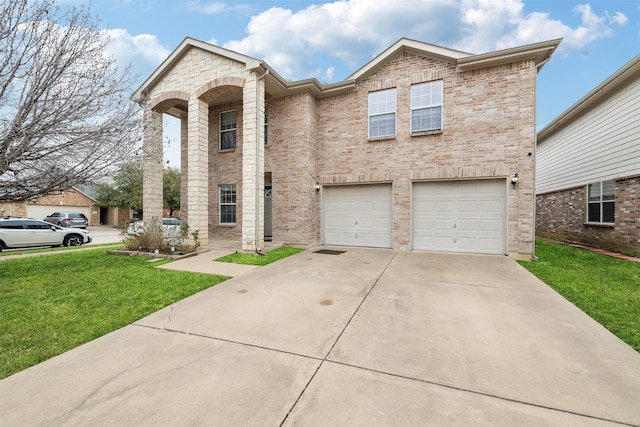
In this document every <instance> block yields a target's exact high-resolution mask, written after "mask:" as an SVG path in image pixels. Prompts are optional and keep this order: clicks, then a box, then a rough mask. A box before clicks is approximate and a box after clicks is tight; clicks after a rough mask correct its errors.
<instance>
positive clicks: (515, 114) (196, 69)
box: [151, 49, 537, 254]
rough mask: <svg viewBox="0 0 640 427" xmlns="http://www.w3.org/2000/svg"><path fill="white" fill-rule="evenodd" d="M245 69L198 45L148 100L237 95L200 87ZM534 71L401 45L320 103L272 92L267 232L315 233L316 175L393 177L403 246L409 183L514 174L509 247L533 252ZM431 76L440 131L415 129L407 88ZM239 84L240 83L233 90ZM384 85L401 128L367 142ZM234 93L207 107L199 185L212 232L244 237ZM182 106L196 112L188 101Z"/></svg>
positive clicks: (342, 179)
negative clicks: (225, 202)
mask: <svg viewBox="0 0 640 427" xmlns="http://www.w3.org/2000/svg"><path fill="white" fill-rule="evenodd" d="M248 73H249V72H248V71H247V69H246V68H244V67H243V66H239V65H238V64H237V63H235V62H234V61H231V60H229V59H227V58H219V57H216V56H215V55H212V54H209V53H206V52H203V51H200V50H198V49H193V50H191V51H189V52H188V54H185V55H184V57H183V58H182V59H181V60H180V61H179V62H178V63H177V64H176V66H175V67H174V68H173V69H172V70H170V72H169V73H168V74H167V75H166V76H165V77H164V78H163V79H162V81H161V82H159V83H158V85H157V86H156V87H154V88H153V90H152V92H153V93H152V94H151V96H152V97H155V98H157V99H163V101H162V102H163V103H164V104H163V105H165V104H167V103H168V102H169V101H170V100H168V99H165V98H166V96H165V97H163V96H162V94H167V93H173V92H172V91H175V90H178V89H179V90H180V91H182V92H185V93H189V94H190V95H189V96H190V97H193V96H196V97H197V96H198V95H197V94H198V93H200V91H204V92H203V93H204V95H206V96H207V100H206V102H214V101H216V97H217V96H224V97H225V98H224V99H232V98H233V96H228V95H233V94H231V93H226V92H225V90H227V89H228V88H229V87H227V86H224V85H222V86H220V87H219V88H217V89H215V91H214V92H215V93H214V92H211V93H209V92H207V90H208V89H207V88H209V86H211V87H212V88H214V87H217V86H216V85H213V84H212V83H210V82H211V81H213V79H215V80H216V81H217V80H219V79H220V78H222V77H225V76H235V77H237V79H238V80H242V79H245V80H246V81H249V79H251V78H254V77H253V76H251V75H249V74H248ZM536 74H537V72H536V67H535V64H534V63H533V61H523V62H519V63H515V64H509V65H504V66H496V67H491V68H488V69H482V70H476V71H469V72H464V73H461V72H457V71H456V68H455V66H454V65H452V64H449V63H447V62H443V61H440V60H435V59H429V58H425V57H422V56H417V55H413V54H411V53H401V54H398V55H397V56H396V57H395V58H392V59H390V60H389V61H388V62H387V63H386V64H385V65H384V66H382V67H381V68H379V69H377V70H376V71H375V72H374V73H372V74H370V75H368V76H366V77H364V78H362V79H361V80H359V81H358V82H357V87H356V89H355V90H354V91H353V92H350V93H347V94H341V95H335V96H331V97H326V98H319V99H315V98H314V97H313V96H312V95H311V94H310V93H298V94H294V95H287V96H284V97H280V98H274V97H269V96H267V102H268V112H269V143H268V145H267V146H266V147H265V172H266V173H270V174H271V179H272V184H273V200H272V201H273V239H274V240H275V241H278V242H285V243H296V244H315V243H317V242H320V241H321V227H320V195H319V194H318V193H316V192H315V190H314V184H315V182H316V181H319V182H320V183H321V184H323V185H331V184H342V183H372V182H391V183H393V184H394V185H393V189H394V220H393V221H394V222H393V233H394V241H393V246H394V248H396V249H409V248H411V183H412V182H414V181H421V180H442V179H473V178H503V179H508V178H509V177H511V175H513V174H514V173H515V172H518V173H519V175H520V183H519V184H518V186H517V187H515V188H512V187H511V186H509V188H508V190H507V210H508V216H507V218H508V219H507V221H508V224H507V228H508V231H507V235H508V247H507V251H508V252H514V253H523V254H527V253H531V252H532V249H533V238H534V230H533V227H534V224H533V220H534V204H535V200H534V194H533V155H532V154H533V152H534V141H535V82H536ZM433 80H442V81H443V90H444V103H443V129H442V131H438V132H426V133H421V134H416V135H412V134H411V132H410V89H411V85H412V84H415V83H422V82H427V81H433ZM208 82H209V83H208ZM240 86H241V85H240V84H239V83H238V85H237V86H234V87H236V88H237V87H240ZM391 87H393V88H396V90H397V124H396V126H397V133H396V135H395V136H394V137H392V138H385V139H378V140H369V139H368V135H367V134H368V115H367V112H368V93H369V92H370V91H374V90H380V89H384V88H391ZM229 90H231V89H229ZM233 90H237V89H233ZM182 92H180V93H182ZM241 96H242V95H239V96H238V98H236V99H238V100H237V101H236V102H233V103H232V104H225V105H220V106H215V107H213V108H209V117H208V125H209V138H208V152H209V164H208V167H209V176H208V177H207V179H206V182H207V184H208V189H209V193H208V196H209V202H208V207H207V209H208V218H209V219H208V227H209V230H210V232H209V236H210V237H211V238H212V239H230V240H241V239H242V230H241V226H240V225H241V223H242V146H241V143H240V142H241V141H242V115H243V114H242V100H241V99H240V97H241ZM185 97H186V96H185ZM190 101H191V98H190ZM245 101H246V100H245ZM167 105H168V104H167ZM189 105H190V107H189V108H191V103H190V104H189ZM194 105H195V104H194ZM232 108H235V109H236V110H237V112H238V146H237V148H236V149H235V150H232V151H229V152H220V151H219V150H218V132H219V124H218V120H219V113H220V111H225V110H229V109H232ZM189 114H190V115H191V114H192V112H191V111H189ZM182 123H183V132H182V153H183V161H182V168H183V177H184V176H186V173H187V172H186V171H187V170H188V169H187V166H188V165H187V160H186V158H187V156H186V155H185V153H186V152H187V141H186V135H187V130H186V127H187V121H186V120H183V122H182ZM194 123H195V122H194ZM249 128H251V126H248V127H247V129H249ZM251 129H252V131H253V130H254V129H253V128H251ZM199 179H200V177H199V178H198V180H199ZM234 183H235V184H236V188H237V203H238V204H237V222H236V225H232V226H227V225H224V226H223V225H220V224H219V219H218V218H219V217H218V215H219V206H218V186H219V185H221V184H234ZM184 189H185V185H184V182H183V191H184ZM188 208H189V206H188V204H187V203H185V201H184V200H183V213H184V217H187V215H189V212H188ZM192 208H194V209H201V208H200V207H195V206H194V207H192ZM192 211H193V209H192ZM192 213H193V212H192Z"/></svg>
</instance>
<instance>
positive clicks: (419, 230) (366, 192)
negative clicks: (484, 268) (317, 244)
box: [323, 179, 506, 254]
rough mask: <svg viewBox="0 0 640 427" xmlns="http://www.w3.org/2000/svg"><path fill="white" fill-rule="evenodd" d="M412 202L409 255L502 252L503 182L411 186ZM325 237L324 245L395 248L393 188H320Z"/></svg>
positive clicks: (433, 182)
mask: <svg viewBox="0 0 640 427" xmlns="http://www.w3.org/2000/svg"><path fill="white" fill-rule="evenodd" d="M411 200H412V207H411V236H412V247H413V249H416V250H430V251H445V252H470V253H484V254H504V253H505V252H506V251H505V247H506V182H505V180H504V179H475V180H450V181H425V182H414V183H412V185H411ZM323 234H324V243H325V244H327V245H343V246H366V247H383V248H391V247H393V187H392V184H361V185H344V186H326V187H324V190H323Z"/></svg>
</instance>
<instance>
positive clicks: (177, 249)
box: [120, 217, 200, 255]
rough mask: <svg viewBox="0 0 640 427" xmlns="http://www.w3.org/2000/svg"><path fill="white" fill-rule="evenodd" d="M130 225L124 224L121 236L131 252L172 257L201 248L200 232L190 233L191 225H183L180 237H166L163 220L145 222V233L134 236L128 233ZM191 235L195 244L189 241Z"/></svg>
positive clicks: (154, 219) (121, 227)
mask: <svg viewBox="0 0 640 427" xmlns="http://www.w3.org/2000/svg"><path fill="white" fill-rule="evenodd" d="M128 226H129V224H127V223H122V224H121V226H120V235H121V238H122V241H123V243H124V245H125V248H126V249H127V250H130V251H142V252H154V253H155V252H156V251H157V252H158V253H161V254H166V255H171V254H177V253H183V254H184V253H190V252H194V251H195V250H196V249H197V248H198V247H199V246H200V242H199V241H198V230H195V231H192V232H191V233H189V231H190V230H189V225H188V224H182V226H181V227H180V235H179V236H164V235H163V229H162V220H161V219H160V218H157V217H153V218H151V219H149V220H145V222H144V233H141V234H140V235H138V236H132V235H130V234H128V233H127V229H128ZM189 234H191V235H192V236H193V243H191V242H189V241H188V238H189Z"/></svg>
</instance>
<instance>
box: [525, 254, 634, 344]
mask: <svg viewBox="0 0 640 427" xmlns="http://www.w3.org/2000/svg"><path fill="white" fill-rule="evenodd" d="M536 256H537V257H538V259H539V260H538V261H520V264H522V265H523V266H524V267H525V268H526V269H527V270H529V271H530V272H531V273H533V274H534V275H536V276H537V277H538V278H539V279H541V280H542V281H544V282H545V283H546V284H548V285H549V286H551V287H552V288H553V289H555V290H556V291H557V292H558V293H560V294H561V295H562V296H563V297H565V298H566V299H567V300H569V301H571V302H572V303H573V304H574V305H575V306H577V307H578V308H579V309H580V310H582V311H584V312H585V313H586V314H588V315H589V316H591V317H592V318H593V319H595V320H596V321H597V322H599V323H600V324H601V325H603V326H604V327H605V328H607V329H608V330H610V331H611V332H613V333H614V334H615V335H616V336H618V337H619V338H620V339H622V340H623V341H624V342H626V343H627V344H629V345H630V346H631V347H633V348H634V349H635V350H636V351H638V352H640V263H636V262H632V261H625V260H621V259H617V258H612V257H609V256H606V255H602V254H597V253H593V252H589V251H586V250H584V249H578V248H573V247H570V246H566V245H562V244H558V243H551V242H546V241H537V242H536Z"/></svg>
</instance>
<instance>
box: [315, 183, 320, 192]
mask: <svg viewBox="0 0 640 427" xmlns="http://www.w3.org/2000/svg"><path fill="white" fill-rule="evenodd" d="M314 188H315V189H316V192H319V191H320V183H319V182H316V185H315V187H314Z"/></svg>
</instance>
